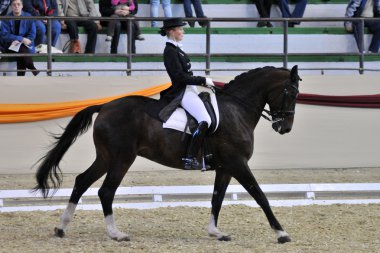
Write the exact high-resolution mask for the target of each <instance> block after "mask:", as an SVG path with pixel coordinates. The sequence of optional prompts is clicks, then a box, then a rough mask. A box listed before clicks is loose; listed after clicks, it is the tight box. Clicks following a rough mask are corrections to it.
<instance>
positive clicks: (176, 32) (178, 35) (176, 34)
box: [169, 26, 185, 41]
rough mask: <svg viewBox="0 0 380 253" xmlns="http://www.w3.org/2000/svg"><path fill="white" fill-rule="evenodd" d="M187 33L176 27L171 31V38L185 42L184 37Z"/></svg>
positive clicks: (180, 27)
mask: <svg viewBox="0 0 380 253" xmlns="http://www.w3.org/2000/svg"><path fill="white" fill-rule="evenodd" d="M184 33H185V31H184V30H183V27H182V26H179V27H174V28H173V29H171V30H170V31H169V34H170V38H171V39H172V40H174V41H181V40H183V35H184Z"/></svg>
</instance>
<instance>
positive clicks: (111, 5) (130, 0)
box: [99, 0, 145, 54]
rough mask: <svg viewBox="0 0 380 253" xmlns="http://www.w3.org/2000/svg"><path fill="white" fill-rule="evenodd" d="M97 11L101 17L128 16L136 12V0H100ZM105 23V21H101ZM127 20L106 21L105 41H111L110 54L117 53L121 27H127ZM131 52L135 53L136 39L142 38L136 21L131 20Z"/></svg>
mask: <svg viewBox="0 0 380 253" xmlns="http://www.w3.org/2000/svg"><path fill="white" fill-rule="evenodd" d="M99 11H100V13H101V14H102V16H103V17H128V16H134V15H136V13H137V12H138V4H137V1H136V0H100V1H99ZM103 24H104V25H106V24H107V22H104V23H102V25H103ZM127 26H128V22H127V21H120V20H112V21H109V22H108V29H107V38H106V41H109V42H111V54H117V47H118V46H119V39H120V33H121V29H122V28H123V29H125V30H127V29H128V27H127ZM131 36H132V53H136V40H144V39H145V38H144V37H143V36H142V35H141V30H140V25H139V23H138V21H132V34H131Z"/></svg>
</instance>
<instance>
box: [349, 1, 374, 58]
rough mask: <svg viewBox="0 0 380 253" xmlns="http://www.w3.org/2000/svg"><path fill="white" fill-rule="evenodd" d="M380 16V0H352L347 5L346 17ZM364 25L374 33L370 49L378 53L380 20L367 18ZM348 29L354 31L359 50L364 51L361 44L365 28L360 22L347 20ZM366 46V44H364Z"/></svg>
mask: <svg viewBox="0 0 380 253" xmlns="http://www.w3.org/2000/svg"><path fill="white" fill-rule="evenodd" d="M379 16H380V1H379V0H373V1H369V0H367V1H366V0H351V1H350V2H349V4H348V6H347V10H346V17H351V18H353V17H363V18H373V17H379ZM364 26H365V27H368V30H369V32H370V33H372V34H373V36H372V41H371V44H370V45H369V48H368V51H369V52H371V53H378V52H379V47H380V22H379V21H375V20H365V21H364ZM345 27H346V30H347V31H349V32H353V33H354V37H355V40H356V44H357V45H358V48H359V50H362V51H364V48H361V46H360V44H361V41H362V35H363V30H362V27H361V25H360V22H353V23H351V22H346V23H345ZM363 46H364V45H363Z"/></svg>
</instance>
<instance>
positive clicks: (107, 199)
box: [98, 152, 136, 241]
mask: <svg viewBox="0 0 380 253" xmlns="http://www.w3.org/2000/svg"><path fill="white" fill-rule="evenodd" d="M127 153H128V152H124V154H127ZM135 158H136V156H135V155H129V157H127V155H125V156H123V158H121V157H116V158H114V159H113V160H114V161H115V163H114V164H113V166H112V167H111V168H110V170H109V171H108V173H107V176H106V178H105V180H104V182H103V184H102V186H101V187H100V189H99V192H98V195H99V198H100V202H101V203H102V207H103V214H104V217H105V221H106V229H107V234H108V236H109V237H110V238H111V239H114V240H116V241H129V240H130V239H129V236H128V235H127V234H126V233H123V232H121V231H119V229H117V227H116V224H115V220H114V217H113V210H112V202H113V199H114V197H115V192H116V190H117V188H118V187H119V185H120V183H121V181H122V180H123V177H124V175H125V174H126V173H127V171H128V169H129V167H130V166H131V165H132V163H133V162H134V160H135ZM121 159H123V160H121Z"/></svg>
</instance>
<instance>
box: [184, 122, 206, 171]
mask: <svg viewBox="0 0 380 253" xmlns="http://www.w3.org/2000/svg"><path fill="white" fill-rule="evenodd" d="M207 129H208V124H207V122H206V121H202V122H200V123H199V124H198V127H197V130H195V132H194V133H193V136H192V137H191V140H190V144H189V146H188V148H187V154H186V158H184V159H183V160H184V161H185V170H199V169H201V165H200V163H199V162H198V160H197V154H198V152H199V149H200V148H201V146H202V143H203V139H204V137H205V135H206V132H207Z"/></svg>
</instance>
